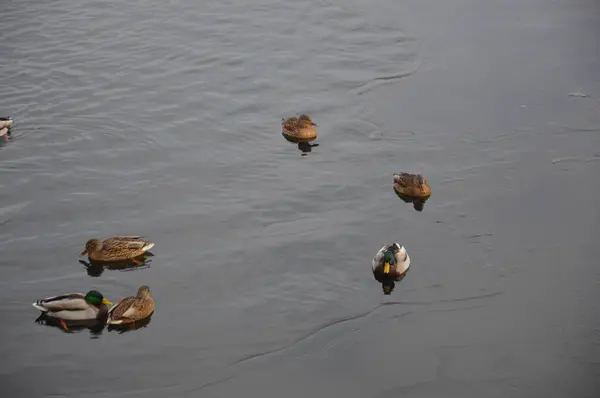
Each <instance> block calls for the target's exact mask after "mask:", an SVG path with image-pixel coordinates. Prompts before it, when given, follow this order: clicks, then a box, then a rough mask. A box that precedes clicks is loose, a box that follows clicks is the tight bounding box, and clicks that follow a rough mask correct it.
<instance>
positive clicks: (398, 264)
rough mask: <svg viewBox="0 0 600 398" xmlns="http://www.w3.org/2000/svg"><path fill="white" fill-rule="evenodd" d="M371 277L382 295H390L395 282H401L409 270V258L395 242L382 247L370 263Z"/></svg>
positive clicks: (404, 250) (403, 249) (402, 247)
mask: <svg viewBox="0 0 600 398" xmlns="http://www.w3.org/2000/svg"><path fill="white" fill-rule="evenodd" d="M371 267H372V271H373V277H374V278H375V280H377V281H378V282H379V283H381V287H382V289H383V294H385V295H390V294H391V293H392V291H393V290H394V287H395V286H396V282H400V281H402V279H404V277H405V276H406V274H407V273H408V270H409V268H410V256H409V255H408V252H407V251H406V249H405V248H404V246H402V245H400V244H399V243H397V242H394V243H392V244H390V245H386V246H383V247H382V248H381V249H379V251H378V252H377V253H376V254H375V257H373V261H372V265H371Z"/></svg>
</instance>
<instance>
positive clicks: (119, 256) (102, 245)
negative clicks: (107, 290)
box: [80, 236, 154, 261]
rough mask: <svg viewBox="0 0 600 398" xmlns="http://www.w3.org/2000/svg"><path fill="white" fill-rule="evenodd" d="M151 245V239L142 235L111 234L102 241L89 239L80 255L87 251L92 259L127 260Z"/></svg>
mask: <svg viewBox="0 0 600 398" xmlns="http://www.w3.org/2000/svg"><path fill="white" fill-rule="evenodd" d="M153 246H154V243H153V242H152V241H150V240H148V239H146V238H144V237H142V236H113V237H111V238H108V239H105V240H104V241H100V240H98V239H90V240H88V241H87V243H86V244H85V250H84V251H82V252H81V254H80V256H83V255H84V254H86V253H87V255H88V257H89V258H90V259H91V260H94V261H119V260H127V259H131V258H135V257H138V256H141V255H142V254H144V252H146V251H148V250H150V249H151V248H152V247H153Z"/></svg>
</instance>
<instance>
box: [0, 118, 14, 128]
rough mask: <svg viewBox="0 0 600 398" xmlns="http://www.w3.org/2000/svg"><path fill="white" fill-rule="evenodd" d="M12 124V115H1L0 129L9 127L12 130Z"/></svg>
mask: <svg viewBox="0 0 600 398" xmlns="http://www.w3.org/2000/svg"><path fill="white" fill-rule="evenodd" d="M12 124H13V119H12V117H10V116H8V117H0V130H1V129H8V130H10V129H11V128H12Z"/></svg>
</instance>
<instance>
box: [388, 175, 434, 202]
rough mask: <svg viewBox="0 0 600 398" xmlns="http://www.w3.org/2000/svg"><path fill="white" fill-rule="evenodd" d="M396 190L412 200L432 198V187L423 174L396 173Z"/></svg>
mask: <svg viewBox="0 0 600 398" xmlns="http://www.w3.org/2000/svg"><path fill="white" fill-rule="evenodd" d="M394 190H395V191H396V193H397V194H399V195H403V196H407V197H410V198H420V199H427V198H429V197H430V196H431V187H430V186H429V184H428V183H427V180H426V179H425V178H424V177H423V176H422V175H421V174H410V173H394Z"/></svg>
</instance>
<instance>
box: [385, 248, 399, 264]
mask: <svg viewBox="0 0 600 398" xmlns="http://www.w3.org/2000/svg"><path fill="white" fill-rule="evenodd" d="M383 261H384V262H385V263H389V264H390V265H394V263H395V262H396V257H394V253H392V252H389V251H388V252H387V253H385V254H384V255H383Z"/></svg>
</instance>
